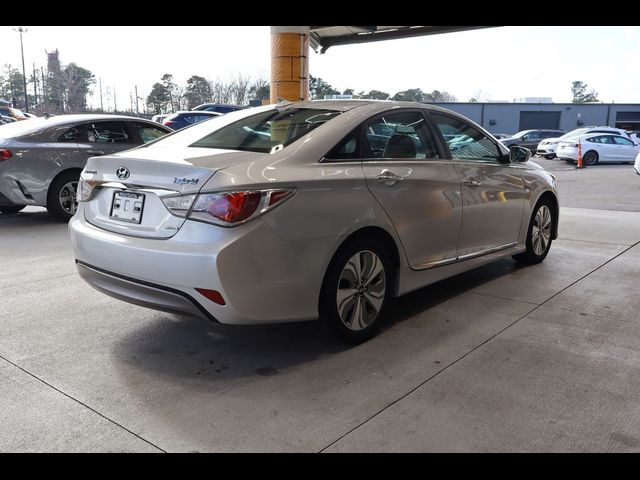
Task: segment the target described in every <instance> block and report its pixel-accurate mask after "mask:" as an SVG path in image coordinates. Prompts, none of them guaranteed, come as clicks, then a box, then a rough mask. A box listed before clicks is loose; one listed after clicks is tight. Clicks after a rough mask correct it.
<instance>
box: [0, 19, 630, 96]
mask: <svg viewBox="0 0 640 480" xmlns="http://www.w3.org/2000/svg"><path fill="white" fill-rule="evenodd" d="M13 28H14V27H10V26H5V27H0V38H1V41H0V65H4V64H7V63H10V64H12V65H14V66H15V67H17V68H21V60H20V40H19V34H18V33H16V32H14V31H13ZM28 29H29V30H28V31H27V33H25V34H24V55H25V63H26V67H27V70H28V71H31V70H32V69H33V63H34V62H35V64H36V67H37V68H39V67H40V66H45V67H46V55H45V50H47V51H52V50H55V49H56V48H57V49H58V50H59V51H60V59H61V61H62V63H63V64H66V63H70V62H75V63H77V64H78V65H80V66H82V67H84V68H87V69H89V70H91V71H92V72H93V73H94V74H95V76H96V78H98V77H101V78H102V85H103V93H104V94H105V97H106V95H107V93H108V92H107V89H108V88H114V87H115V88H116V92H117V99H118V106H119V107H120V108H122V107H124V106H125V103H127V104H128V102H129V92H132V91H133V89H134V85H137V86H138V94H139V95H140V96H142V97H145V98H146V95H147V94H148V93H149V91H150V90H151V86H152V85H153V83H155V82H157V81H159V79H160V77H161V76H162V74H164V73H171V74H173V76H174V79H175V80H176V81H177V82H178V83H179V84H184V83H185V81H186V79H187V78H188V77H190V76H191V75H201V76H204V77H206V78H208V79H210V80H213V79H215V78H217V77H221V78H227V77H228V76H229V75H231V74H234V73H243V74H245V75H250V76H252V77H254V78H255V77H258V76H262V77H264V78H267V79H268V78H269V75H270V36H269V32H270V30H269V27H268V26H262V27H261V26H252V27H229V26H226V27H107V26H99V27H44V26H33V27H28ZM638 52H640V27H621V26H617V27H577V26H572V27H529V26H526V27H499V28H490V29H483V30H474V31H468V32H460V33H451V34H445V35H435V36H426V37H418V38H408V39H403V40H390V41H385V42H373V43H369V44H357V45H345V46H338V47H332V48H330V49H329V50H327V52H326V53H324V54H323V55H318V54H316V53H315V52H313V51H312V52H311V58H310V73H311V74H312V75H314V76H319V77H322V78H323V79H324V80H326V81H327V82H329V83H330V84H331V85H333V86H334V87H335V88H337V89H339V90H341V91H342V90H344V89H346V88H353V89H354V90H355V91H356V92H358V91H361V90H365V91H369V90H371V89H377V90H383V91H386V92H389V93H390V94H392V95H393V94H394V93H396V92H398V91H400V90H405V89H408V88H421V89H422V90H423V91H432V90H434V89H438V90H446V91H448V92H450V93H452V94H454V95H455V96H456V97H457V98H458V100H459V101H467V100H469V99H470V98H471V97H475V96H478V94H480V97H481V99H482V100H487V99H492V100H506V101H512V100H513V99H514V98H520V97H552V98H553V101H555V102H568V101H571V90H570V89H571V82H572V81H574V80H581V81H583V82H586V83H587V84H588V85H589V87H590V88H592V89H595V90H596V91H597V92H598V94H599V99H600V100H601V101H605V102H611V101H615V102H616V103H623V102H631V103H640V89H639V88H638V79H639V78H640V61H639V60H640V56H639V53H638ZM105 101H106V99H105ZM89 103H90V104H94V105H95V104H99V98H98V95H97V85H96V88H95V94H94V96H93V99H90V102H89Z"/></svg>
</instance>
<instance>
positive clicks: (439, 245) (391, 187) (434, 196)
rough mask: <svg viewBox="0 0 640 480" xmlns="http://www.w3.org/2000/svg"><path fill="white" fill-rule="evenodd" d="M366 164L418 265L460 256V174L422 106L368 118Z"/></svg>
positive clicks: (409, 257) (372, 187)
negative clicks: (438, 138) (458, 247)
mask: <svg viewBox="0 0 640 480" xmlns="http://www.w3.org/2000/svg"><path fill="white" fill-rule="evenodd" d="M362 134H363V135H362V144H363V149H362V168H363V171H364V175H365V178H366V182H367V188H368V189H369V191H370V192H371V193H372V194H373V196H374V197H375V198H376V200H377V201H378V202H379V203H380V205H381V206H382V208H383V209H384V210H385V212H386V213H387V215H388V216H389V218H390V219H391V222H392V223H393V226H394V228H395V229H396V232H397V233H398V237H399V238H400V241H401V242H402V247H403V249H404V251H405V254H406V257H407V260H408V262H409V264H410V265H411V267H412V268H414V269H425V268H430V267H436V266H439V265H444V264H446V263H451V262H455V261H456V257H457V242H458V235H459V233H460V221H461V216H462V203H461V200H460V194H459V192H460V180H459V178H458V176H457V174H456V172H455V170H454V169H453V166H452V165H451V162H450V161H449V160H448V159H446V158H444V150H443V148H442V146H441V145H440V144H439V143H438V141H437V140H436V137H435V132H434V131H433V129H432V127H431V126H430V125H429V123H428V119H427V118H426V116H425V115H424V113H423V112H422V110H419V109H413V110H393V111H390V112H387V113H383V114H382V115H378V116H376V117H374V118H372V119H370V120H368V121H367V122H365V124H364V128H363V130H362Z"/></svg>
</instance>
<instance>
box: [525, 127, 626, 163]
mask: <svg viewBox="0 0 640 480" xmlns="http://www.w3.org/2000/svg"><path fill="white" fill-rule="evenodd" d="M587 133H609V134H611V135H621V136H623V137H627V138H629V135H628V134H627V132H626V131H625V130H623V129H621V128H614V127H582V128H576V129H575V130H571V131H570V132H567V133H565V134H564V135H562V136H561V137H558V138H545V139H544V140H542V141H541V142H540V143H539V144H538V148H537V151H536V154H537V155H541V156H544V158H547V159H551V158H555V157H556V152H557V151H558V147H559V146H560V145H559V144H560V143H561V142H562V141H565V140H569V139H573V138H578V137H579V136H580V135H586V134H587ZM632 140H633V139H632Z"/></svg>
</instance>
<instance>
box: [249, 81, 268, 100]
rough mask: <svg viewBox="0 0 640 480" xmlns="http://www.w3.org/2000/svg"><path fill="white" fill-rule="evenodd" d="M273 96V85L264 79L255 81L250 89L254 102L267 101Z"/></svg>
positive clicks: (250, 95)
mask: <svg viewBox="0 0 640 480" xmlns="http://www.w3.org/2000/svg"><path fill="white" fill-rule="evenodd" d="M270 94H271V85H270V84H269V81H268V80H266V79H264V78H258V79H257V80H255V81H254V82H253V83H252V84H251V87H249V98H250V99H252V100H266V99H268V98H269V96H270Z"/></svg>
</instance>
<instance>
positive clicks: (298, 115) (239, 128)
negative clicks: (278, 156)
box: [190, 108, 341, 153]
mask: <svg viewBox="0 0 640 480" xmlns="http://www.w3.org/2000/svg"><path fill="white" fill-rule="evenodd" d="M340 113H341V112H339V111H336V110H319V109H311V108H288V109H286V110H282V111H279V110H269V111H267V112H261V113H258V114H256V115H252V116H250V117H246V118H243V119H242V120H239V121H237V122H234V123H232V124H229V125H226V126H224V127H222V128H220V129H219V130H216V131H215V132H213V133H210V134H209V135H207V136H206V137H203V138H201V139H200V140H197V141H196V142H194V143H192V144H191V145H190V146H191V147H202V148H221V149H226V150H246V151H250V152H260V153H275V152H277V151H279V150H282V149H283V148H284V147H286V146H287V145H289V144H291V143H293V142H295V141H296V140H297V139H299V138H300V137H302V136H303V135H305V134H307V133H309V132H311V131H312V130H314V129H315V128H317V127H319V126H320V125H322V124H323V123H325V122H327V121H329V120H331V119H332V118H335V117H336V116H338V115H340Z"/></svg>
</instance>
